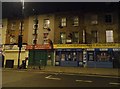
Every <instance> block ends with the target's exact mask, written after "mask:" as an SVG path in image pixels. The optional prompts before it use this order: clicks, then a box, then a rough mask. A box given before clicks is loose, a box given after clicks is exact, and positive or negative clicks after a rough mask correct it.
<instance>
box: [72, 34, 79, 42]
mask: <svg viewBox="0 0 120 89" xmlns="http://www.w3.org/2000/svg"><path fill="white" fill-rule="evenodd" d="M72 43H79V32H73V38H72Z"/></svg>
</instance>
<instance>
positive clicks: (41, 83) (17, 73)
mask: <svg viewBox="0 0 120 89" xmlns="http://www.w3.org/2000/svg"><path fill="white" fill-rule="evenodd" d="M119 80H120V78H118V77H110V76H98V75H80V74H79V75H78V74H64V73H50V72H40V71H34V72H32V71H23V70H14V71H11V70H10V71H9V70H7V71H6V70H4V71H3V72H2V87H119V86H120V81H119Z"/></svg>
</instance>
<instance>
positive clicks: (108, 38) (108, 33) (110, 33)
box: [106, 30, 114, 42]
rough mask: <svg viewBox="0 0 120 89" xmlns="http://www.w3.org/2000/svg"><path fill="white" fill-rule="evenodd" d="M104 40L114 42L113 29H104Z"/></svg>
mask: <svg viewBox="0 0 120 89" xmlns="http://www.w3.org/2000/svg"><path fill="white" fill-rule="evenodd" d="M106 42H114V40H113V30H106Z"/></svg>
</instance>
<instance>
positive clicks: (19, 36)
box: [18, 0, 24, 68]
mask: <svg viewBox="0 0 120 89" xmlns="http://www.w3.org/2000/svg"><path fill="white" fill-rule="evenodd" d="M21 2H22V18H21V27H20V33H19V35H18V47H19V52H18V68H19V66H20V53H21V48H22V29H23V17H24V0H21Z"/></svg>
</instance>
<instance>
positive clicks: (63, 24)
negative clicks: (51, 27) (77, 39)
mask: <svg viewBox="0 0 120 89" xmlns="http://www.w3.org/2000/svg"><path fill="white" fill-rule="evenodd" d="M66 23H67V20H66V18H62V19H61V26H62V27H65V26H66Z"/></svg>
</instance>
